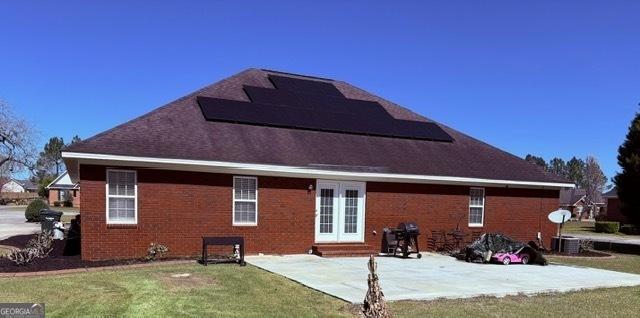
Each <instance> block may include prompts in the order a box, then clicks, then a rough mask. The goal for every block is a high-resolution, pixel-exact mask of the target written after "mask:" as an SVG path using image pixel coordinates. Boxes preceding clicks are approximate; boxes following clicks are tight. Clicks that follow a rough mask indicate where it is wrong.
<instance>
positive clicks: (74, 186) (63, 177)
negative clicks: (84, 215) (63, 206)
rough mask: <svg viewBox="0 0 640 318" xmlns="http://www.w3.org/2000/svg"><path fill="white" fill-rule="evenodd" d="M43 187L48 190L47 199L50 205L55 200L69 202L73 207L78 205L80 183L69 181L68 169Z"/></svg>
mask: <svg viewBox="0 0 640 318" xmlns="http://www.w3.org/2000/svg"><path fill="white" fill-rule="evenodd" d="M45 189H46V190H47V191H48V192H49V197H48V198H47V199H48V201H49V204H50V205H53V204H54V203H55V202H61V203H63V202H71V203H72V204H73V206H74V207H77V208H79V207H80V185H79V184H78V183H77V182H72V181H71V177H69V172H68V171H65V172H64V173H62V174H60V175H59V176H58V177H57V178H55V179H54V180H53V181H51V183H49V184H48V185H47V186H46V187H45Z"/></svg>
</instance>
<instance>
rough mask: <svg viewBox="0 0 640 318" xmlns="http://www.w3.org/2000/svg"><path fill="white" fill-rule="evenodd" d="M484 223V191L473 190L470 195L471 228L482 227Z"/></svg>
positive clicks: (481, 189) (480, 189) (479, 189)
mask: <svg viewBox="0 0 640 318" xmlns="http://www.w3.org/2000/svg"><path fill="white" fill-rule="evenodd" d="M483 222H484V189H483V188H471V190H470V193H469V226H482V224H483Z"/></svg>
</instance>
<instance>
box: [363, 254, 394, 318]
mask: <svg viewBox="0 0 640 318" xmlns="http://www.w3.org/2000/svg"><path fill="white" fill-rule="evenodd" d="M368 267H369V272H370V273H369V278H368V279H367V283H368V285H369V289H368V290H367V295H366V296H365V298H364V305H363V306H362V313H363V314H364V316H365V317H368V318H374V317H375V318H382V317H391V313H390V312H389V307H387V302H386V301H385V299H384V293H383V292H382V289H381V288H380V282H379V281H378V274H376V270H377V269H378V265H377V264H376V260H375V258H374V257H373V255H371V256H370V257H369V263H368Z"/></svg>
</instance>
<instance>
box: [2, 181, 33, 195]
mask: <svg viewBox="0 0 640 318" xmlns="http://www.w3.org/2000/svg"><path fill="white" fill-rule="evenodd" d="M0 182H1V183H2V188H0V192H12V193H21V192H38V186H37V185H36V184H34V183H33V182H31V181H30V180H18V179H13V178H10V179H5V180H0Z"/></svg>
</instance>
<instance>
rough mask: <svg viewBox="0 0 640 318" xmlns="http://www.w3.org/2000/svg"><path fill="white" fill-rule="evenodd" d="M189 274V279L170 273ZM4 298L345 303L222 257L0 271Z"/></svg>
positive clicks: (320, 307) (157, 304) (328, 306)
mask: <svg viewBox="0 0 640 318" xmlns="http://www.w3.org/2000/svg"><path fill="white" fill-rule="evenodd" d="M180 273H190V274H191V275H192V276H191V277H189V278H172V277H171V275H172V274H180ZM0 299H2V301H3V302H44V303H45V304H46V312H47V317H67V316H109V317H114V316H129V317H132V316H134V317H140V316H143V317H182V316H191V317H201V316H210V317H218V316H226V317H278V316H279V317H282V316H287V317H294V316H297V317H314V316H316V317H319V316H322V317H341V316H343V317H344V316H351V313H350V312H349V310H350V309H352V307H351V306H350V305H348V304H346V303H345V302H342V301H339V300H337V299H335V298H333V297H330V296H327V295H324V294H321V293H319V292H316V291H314V290H311V289H309V288H306V287H304V286H302V285H300V284H297V283H294V282H292V281H289V280H288V279H286V278H283V277H280V276H278V275H275V274H271V273H268V272H265V271H262V270H260V269H258V268H256V267H253V266H246V267H239V266H237V265H231V264H224V265H213V266H207V267H204V266H201V265H196V264H189V265H174V266H158V267H153V268H146V269H132V270H118V271H104V272H92V273H82V274H72V275H65V276H56V277H33V278H0Z"/></svg>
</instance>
